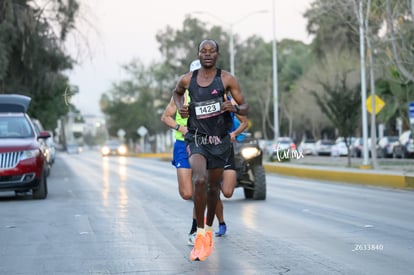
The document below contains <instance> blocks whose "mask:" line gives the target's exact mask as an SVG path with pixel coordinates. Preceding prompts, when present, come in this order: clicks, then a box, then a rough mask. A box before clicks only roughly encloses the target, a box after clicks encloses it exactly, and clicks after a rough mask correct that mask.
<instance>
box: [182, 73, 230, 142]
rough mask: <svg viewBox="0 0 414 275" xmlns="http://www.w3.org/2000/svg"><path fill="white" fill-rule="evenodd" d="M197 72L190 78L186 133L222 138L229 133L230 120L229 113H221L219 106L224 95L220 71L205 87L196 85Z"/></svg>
mask: <svg viewBox="0 0 414 275" xmlns="http://www.w3.org/2000/svg"><path fill="white" fill-rule="evenodd" d="M198 71H199V70H195V71H194V72H193V75H192V77H191V81H190V87H189V88H188V91H189V95H190V99H191V100H190V106H189V117H188V121H187V127H188V131H189V132H191V133H197V134H202V135H208V136H219V137H223V136H225V135H227V134H228V133H229V131H230V130H231V127H232V120H231V116H230V113H229V112H221V104H222V103H223V97H224V95H225V90H224V85H223V82H222V81H221V69H217V73H216V75H215V77H214V79H213V81H212V82H211V83H210V85H208V86H207V87H201V86H200V85H198V83H197V75H198Z"/></svg>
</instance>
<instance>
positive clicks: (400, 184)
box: [264, 163, 414, 188]
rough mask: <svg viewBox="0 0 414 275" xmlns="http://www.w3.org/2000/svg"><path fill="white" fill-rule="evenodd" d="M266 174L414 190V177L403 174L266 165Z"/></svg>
mask: <svg viewBox="0 0 414 275" xmlns="http://www.w3.org/2000/svg"><path fill="white" fill-rule="evenodd" d="M264 167H265V170H266V172H270V173H276V174H281V175H287V176H295V177H301V178H310V179H319V180H327V181H337V182H348V183H355V184H364V185H374V186H382V187H392V188H414V176H413V175H407V174H405V173H403V172H383V171H374V170H363V171H359V170H355V169H352V170H351V169H349V170H348V169H335V168H325V167H304V166H299V165H286V164H278V163H276V164H273V163H272V164H264Z"/></svg>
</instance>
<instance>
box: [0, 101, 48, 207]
mask: <svg viewBox="0 0 414 275" xmlns="http://www.w3.org/2000/svg"><path fill="white" fill-rule="evenodd" d="M30 101H31V98H30V97H27V96H23V95H18V94H0V191H14V192H15V193H16V194H18V193H20V192H28V191H30V190H31V191H32V196H33V199H45V198H46V197H47V193H48V190H47V174H48V169H47V168H48V165H47V162H46V158H45V155H44V154H43V152H42V149H41V144H40V141H44V140H45V139H47V138H49V137H50V134H49V133H48V132H45V131H36V128H35V126H34V125H33V122H32V120H31V119H30V117H29V116H28V115H27V109H28V107H29V104H30Z"/></svg>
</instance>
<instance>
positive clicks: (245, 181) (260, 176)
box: [234, 138, 266, 200]
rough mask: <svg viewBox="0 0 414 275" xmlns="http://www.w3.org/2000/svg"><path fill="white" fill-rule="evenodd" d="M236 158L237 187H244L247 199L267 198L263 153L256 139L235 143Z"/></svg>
mask: <svg viewBox="0 0 414 275" xmlns="http://www.w3.org/2000/svg"><path fill="white" fill-rule="evenodd" d="M234 158H235V165H236V171H237V184H236V187H242V188H243V189H244V196H245V198H246V199H254V200H265V199H266V173H265V169H264V167H263V162H262V160H263V153H262V149H261V148H260V146H259V143H258V141H257V140H255V139H251V138H248V139H246V140H245V141H243V142H238V143H235V144H234Z"/></svg>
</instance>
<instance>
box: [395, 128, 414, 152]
mask: <svg viewBox="0 0 414 275" xmlns="http://www.w3.org/2000/svg"><path fill="white" fill-rule="evenodd" d="M413 156H414V142H413V135H412V133H411V131H410V130H408V131H405V132H403V133H402V134H401V136H400V137H399V138H398V141H397V142H396V143H395V144H394V148H393V157H394V158H408V157H413Z"/></svg>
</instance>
